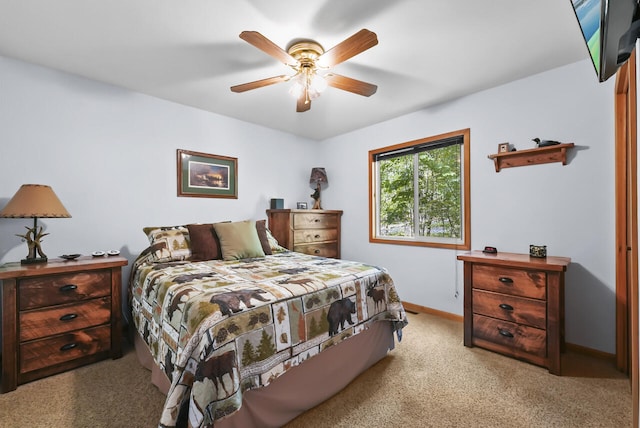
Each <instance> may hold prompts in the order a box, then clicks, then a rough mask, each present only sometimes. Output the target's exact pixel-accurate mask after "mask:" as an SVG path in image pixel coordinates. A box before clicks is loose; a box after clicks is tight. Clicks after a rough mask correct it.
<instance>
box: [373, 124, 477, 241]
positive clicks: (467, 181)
mask: <svg viewBox="0 0 640 428" xmlns="http://www.w3.org/2000/svg"><path fill="white" fill-rule="evenodd" d="M456 136H462V138H463V144H462V145H463V151H462V152H463V159H464V174H463V178H462V187H463V189H464V191H463V195H462V197H463V204H464V214H463V219H462V222H463V225H464V226H463V227H464V235H463V242H462V243H461V244H451V243H438V242H433V241H419V240H404V239H387V238H379V237H376V234H375V229H376V226H375V224H376V217H375V215H376V207H375V198H374V197H373V194H374V187H375V186H376V183H375V161H374V159H375V156H376V155H377V154H379V153H383V152H390V151H394V150H401V149H403V148H406V147H410V146H416V145H419V144H425V143H429V142H432V141H438V140H445V139H449V138H453V137H456ZM470 142H471V129H470V128H465V129H460V130H457V131H451V132H447V133H444V134H439V135H434V136H431V137H426V138H421V139H417V140H412V141H408V142H405V143H399V144H395V145H392V146H387V147H381V148H379V149H374V150H370V151H369V158H368V162H369V242H371V243H378V244H391V245H405V246H415V247H433V248H445V249H452V250H470V249H471V177H470V176H471V166H470V161H471V148H470Z"/></svg>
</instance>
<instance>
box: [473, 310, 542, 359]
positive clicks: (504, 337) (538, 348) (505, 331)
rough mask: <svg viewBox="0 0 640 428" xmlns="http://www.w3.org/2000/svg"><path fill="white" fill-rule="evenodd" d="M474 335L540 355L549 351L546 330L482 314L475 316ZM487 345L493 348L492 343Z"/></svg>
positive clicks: (513, 348) (479, 338) (516, 349)
mask: <svg viewBox="0 0 640 428" xmlns="http://www.w3.org/2000/svg"><path fill="white" fill-rule="evenodd" d="M473 337H474V339H478V340H485V341H488V342H491V343H495V344H497V345H499V346H502V347H504V348H507V349H511V350H512V351H522V352H524V353H526V354H530V355H536V356H538V357H545V356H546V353H547V333H546V332H545V331H544V330H541V329H538V328H534V327H527V326H524V325H520V324H516V323H512V322H508V321H502V320H497V319H494V318H488V317H483V316H482V315H474V316H473ZM485 347H487V348H491V345H489V346H485ZM496 350H497V351H501V349H496Z"/></svg>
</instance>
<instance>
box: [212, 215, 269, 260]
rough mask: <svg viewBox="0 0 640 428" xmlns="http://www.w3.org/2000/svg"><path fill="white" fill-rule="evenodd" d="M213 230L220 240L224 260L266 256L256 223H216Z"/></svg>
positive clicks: (250, 221)
mask: <svg viewBox="0 0 640 428" xmlns="http://www.w3.org/2000/svg"><path fill="white" fill-rule="evenodd" d="M213 228H214V230H215V231H216V234H217V235H218V238H219V239H220V248H221V250H222V258H223V259H224V260H239V259H247V258H250V257H264V256H265V254H264V251H263V250H262V245H261V244H260V238H258V230H257V229H256V222H255V221H253V220H246V221H234V222H230V223H214V224H213Z"/></svg>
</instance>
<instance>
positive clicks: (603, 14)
mask: <svg viewBox="0 0 640 428" xmlns="http://www.w3.org/2000/svg"><path fill="white" fill-rule="evenodd" d="M571 3H572V5H573V10H574V12H575V14H576V18H577V19H578V23H579V24H580V29H581V30H582V35H583V36H584V40H585V42H586V45H587V48H588V50H589V55H590V56H591V61H592V62H593V66H594V67H595V70H596V74H597V75H598V79H599V80H600V81H601V82H604V81H605V80H607V79H608V78H609V77H611V76H613V75H614V74H615V73H616V71H617V70H618V68H619V67H620V66H621V65H622V64H623V63H624V61H625V60H626V58H627V57H625V56H624V55H623V54H624V53H625V52H626V51H628V52H629V53H630V52H631V49H632V47H631V46H629V45H628V44H629V43H630V42H627V40H631V38H629V37H627V36H628V32H629V31H630V29H631V24H632V22H633V21H634V14H635V13H636V8H637V4H638V3H637V0H571ZM623 36H624V37H623ZM621 39H622V40H623V43H622V45H621ZM635 39H636V38H635V37H633V43H635ZM619 56H620V57H621V58H623V60H620V59H619Z"/></svg>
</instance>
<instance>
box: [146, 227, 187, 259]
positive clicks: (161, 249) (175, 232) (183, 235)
mask: <svg viewBox="0 0 640 428" xmlns="http://www.w3.org/2000/svg"><path fill="white" fill-rule="evenodd" d="M142 231H143V232H144V233H145V234H146V235H147V238H149V244H151V245H150V248H151V254H152V255H153V260H154V261H156V262H169V261H175V260H187V259H189V257H191V246H190V243H189V229H187V228H186V227H184V226H166V227H145V228H143V229H142Z"/></svg>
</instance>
